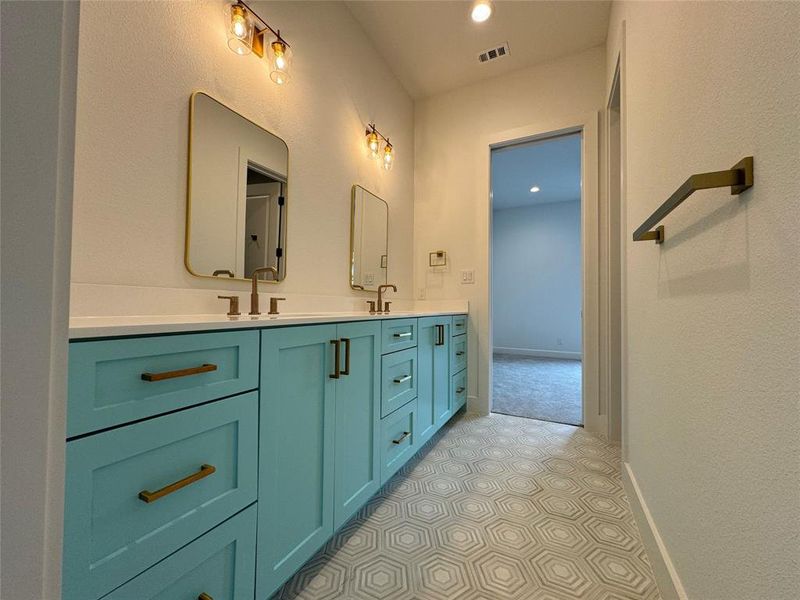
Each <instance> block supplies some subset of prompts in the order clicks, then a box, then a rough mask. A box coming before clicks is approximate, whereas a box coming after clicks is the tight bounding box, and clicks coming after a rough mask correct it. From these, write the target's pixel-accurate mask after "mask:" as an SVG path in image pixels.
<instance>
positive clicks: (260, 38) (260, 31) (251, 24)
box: [225, 0, 291, 85]
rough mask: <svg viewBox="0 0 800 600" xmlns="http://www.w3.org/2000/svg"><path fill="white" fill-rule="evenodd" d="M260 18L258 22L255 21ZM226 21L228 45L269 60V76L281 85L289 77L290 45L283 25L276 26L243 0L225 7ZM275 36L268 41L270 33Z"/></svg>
mask: <svg viewBox="0 0 800 600" xmlns="http://www.w3.org/2000/svg"><path fill="white" fill-rule="evenodd" d="M256 21H258V23H259V24H258V25H257V24H256ZM225 22H226V27H227V29H228V47H229V48H230V49H231V50H233V51H234V52H235V53H236V54H239V55H245V54H250V52H252V53H253V54H255V55H257V56H259V57H261V58H264V54H267V55H268V56H267V59H268V61H269V78H270V79H272V81H274V82H275V83H277V84H278V85H283V84H284V83H286V82H287V81H289V63H290V62H291V49H290V48H289V43H288V42H287V41H286V40H285V39H283V38H282V37H281V30H280V29H277V30H276V29H273V28H272V27H270V26H269V24H267V22H266V21H265V20H264V19H262V18H261V17H260V16H258V14H257V13H256V12H255V11H254V10H253V9H252V8H250V7H249V6H248V5H247V4H246V3H245V2H243V1H242V0H238V1H237V2H234V3H233V4H229V5H228V6H227V7H226V8H225ZM270 33H271V34H272V35H273V36H274V37H275V39H274V40H272V41H271V42H270V43H267V38H268V35H269V34H270Z"/></svg>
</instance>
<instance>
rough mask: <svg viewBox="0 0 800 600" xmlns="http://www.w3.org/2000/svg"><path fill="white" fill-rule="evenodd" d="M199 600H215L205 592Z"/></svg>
mask: <svg viewBox="0 0 800 600" xmlns="http://www.w3.org/2000/svg"><path fill="white" fill-rule="evenodd" d="M197 600H214V599H213V598H212V597H211V596H209V595H208V594H206V593H205V592H203V593H202V594H200V595H199V596H198V597H197Z"/></svg>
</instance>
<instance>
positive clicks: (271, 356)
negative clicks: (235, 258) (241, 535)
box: [256, 325, 338, 600]
mask: <svg viewBox="0 0 800 600" xmlns="http://www.w3.org/2000/svg"><path fill="white" fill-rule="evenodd" d="M336 333H337V332H336V326H335V325H314V326H308V327H286V328H281V329H273V330H266V331H263V332H262V334H261V398H260V409H261V410H260V416H259V422H260V431H259V441H260V443H259V482H258V489H259V495H258V535H257V556H258V566H257V578H256V597H257V598H258V599H259V600H264V599H266V598H268V597H269V596H270V595H271V594H272V593H273V592H274V591H275V590H276V589H278V587H280V585H281V584H282V583H283V582H284V581H285V580H286V579H288V578H289V577H290V576H291V575H292V574H293V573H294V572H295V571H296V570H297V569H298V568H299V567H300V566H301V565H302V564H303V563H304V562H305V561H306V560H308V559H309V558H310V557H311V556H312V555H313V554H314V552H316V551H317V550H318V549H319V548H320V546H322V545H323V544H324V543H325V542H326V541H327V540H328V538H329V537H330V536H331V534H332V533H333V484H334V480H333V473H334V471H333V467H334V462H333V459H334V426H335V422H334V411H335V407H334V400H335V396H334V394H335V383H336V380H335V379H333V378H332V377H331V375H332V374H334V373H335V365H334V352H333V348H334V345H333V344H332V343H331V341H335V340H337V339H338V338H337V335H336Z"/></svg>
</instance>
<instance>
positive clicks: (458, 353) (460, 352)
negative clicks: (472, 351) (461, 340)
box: [456, 350, 464, 356]
mask: <svg viewBox="0 0 800 600" xmlns="http://www.w3.org/2000/svg"><path fill="white" fill-rule="evenodd" d="M456 356H464V351H463V350H461V351H459V352H456Z"/></svg>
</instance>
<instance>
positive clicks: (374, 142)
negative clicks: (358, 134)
mask: <svg viewBox="0 0 800 600" xmlns="http://www.w3.org/2000/svg"><path fill="white" fill-rule="evenodd" d="M380 147H381V141H380V139H378V134H377V133H375V132H374V131H373V132H371V133H368V134H367V149H368V150H369V156H370V158H375V159H377V158H378V157H379V156H380V152H379V150H380Z"/></svg>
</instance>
